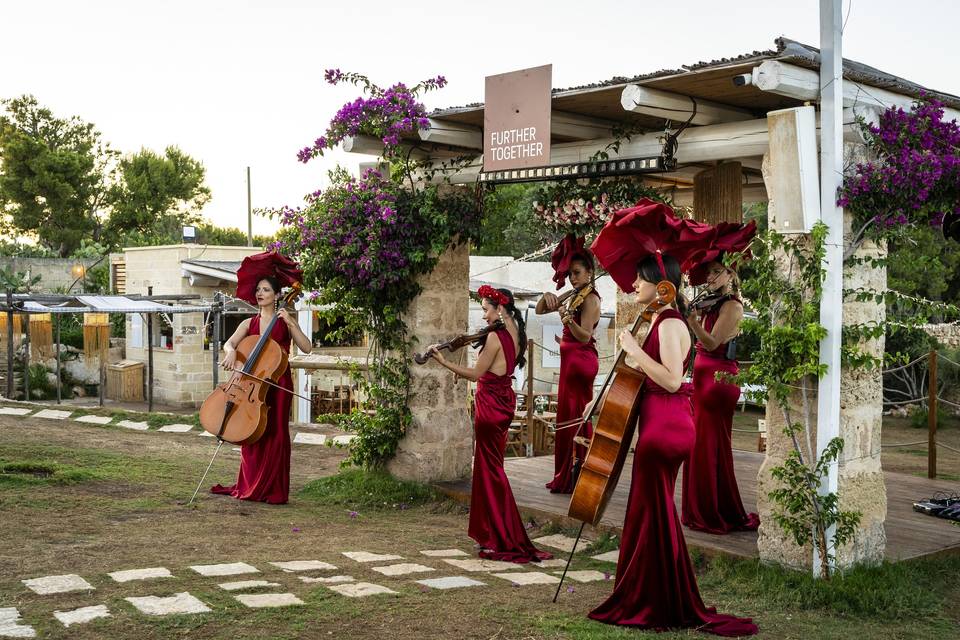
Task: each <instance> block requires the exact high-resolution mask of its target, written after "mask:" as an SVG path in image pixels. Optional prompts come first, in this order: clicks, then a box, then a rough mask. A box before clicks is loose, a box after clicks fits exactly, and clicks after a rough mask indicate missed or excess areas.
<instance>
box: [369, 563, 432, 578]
mask: <svg viewBox="0 0 960 640" xmlns="http://www.w3.org/2000/svg"><path fill="white" fill-rule="evenodd" d="M370 568H371V569H372V570H373V571H376V572H377V573H382V574H383V575H385V576H405V575H407V574H410V573H426V572H427V571H434V568H433V567H427V566H424V565H422V564H416V563H414V562H403V563H400V564H388V565H386V566H385V567H370Z"/></svg>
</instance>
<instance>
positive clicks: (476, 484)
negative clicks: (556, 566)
mask: <svg viewBox="0 0 960 640" xmlns="http://www.w3.org/2000/svg"><path fill="white" fill-rule="evenodd" d="M494 335H496V336H497V337H498V338H499V339H500V344H501V346H502V347H503V356H504V358H506V361H507V373H506V374H505V375H502V376H498V375H496V374H494V373H492V372H490V371H487V372H486V373H484V374H483V375H482V376H481V377H480V379H479V380H478V381H477V393H476V396H475V398H474V415H475V418H474V427H473V428H474V438H475V440H476V443H475V444H474V450H473V484H472V489H471V494H470V525H469V528H468V529H467V532H468V534H469V535H470V537H471V538H473V539H474V540H476V541H477V544H479V545H480V547H481V551H480V557H481V558H487V559H490V560H503V561H506V562H518V563H524V562H539V561H540V560H547V559H549V558H552V557H553V556H552V555H551V554H549V553H547V552H545V551H538V550H537V548H536V547H535V546H533V543H532V542H530V538H529V537H528V536H527V530H526V529H525V528H524V526H523V521H522V520H521V519H520V511H519V510H518V509H517V503H516V501H515V500H514V499H513V491H511V489H510V481H509V480H508V479H507V473H506V471H504V469H503V454H504V452H505V451H506V448H507V430H508V429H509V427H510V422H511V421H512V420H513V415H514V412H515V410H516V406H517V396H516V394H515V393H514V391H513V379H512V377H513V369H514V367H515V366H516V349H515V348H514V346H513V339H512V338H511V337H510V333H509V332H508V331H507V330H506V329H500V330H498V331H497V332H496V333H495V334H494ZM488 339H489V338H488Z"/></svg>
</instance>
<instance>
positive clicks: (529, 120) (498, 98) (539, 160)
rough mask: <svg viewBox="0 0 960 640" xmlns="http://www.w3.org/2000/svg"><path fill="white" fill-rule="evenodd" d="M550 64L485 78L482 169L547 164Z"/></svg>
mask: <svg viewBox="0 0 960 640" xmlns="http://www.w3.org/2000/svg"><path fill="white" fill-rule="evenodd" d="M552 86H553V65H549V64H548V65H544V66H542V67H533V68H532V69H522V70H520V71H512V72H510V73H501V74H499V75H496V76H487V80H486V87H485V90H484V96H483V102H484V105H483V170H484V171H502V170H504V169H522V168H525V167H542V166H544V165H548V164H550V89H551V88H552Z"/></svg>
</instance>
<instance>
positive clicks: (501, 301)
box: [477, 284, 510, 306]
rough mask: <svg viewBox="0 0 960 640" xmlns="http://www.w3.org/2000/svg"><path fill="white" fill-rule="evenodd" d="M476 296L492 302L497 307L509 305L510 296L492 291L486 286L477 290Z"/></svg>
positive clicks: (495, 290) (498, 291)
mask: <svg viewBox="0 0 960 640" xmlns="http://www.w3.org/2000/svg"><path fill="white" fill-rule="evenodd" d="M477 295H479V296H480V297H481V298H486V299H487V300H493V301H494V302H496V303H497V304H498V305H501V306H504V305H508V304H510V296H508V295H507V294H505V293H504V292H503V291H500V290H499V289H494V288H493V287H491V286H490V285H488V284H485V285H482V286H481V287H480V288H479V289H477Z"/></svg>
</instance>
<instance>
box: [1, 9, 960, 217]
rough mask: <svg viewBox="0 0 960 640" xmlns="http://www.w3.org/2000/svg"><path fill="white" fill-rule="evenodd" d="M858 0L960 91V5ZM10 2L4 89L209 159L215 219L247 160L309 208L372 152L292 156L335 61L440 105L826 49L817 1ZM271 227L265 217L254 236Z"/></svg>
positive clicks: (329, 108) (892, 63)
mask: <svg viewBox="0 0 960 640" xmlns="http://www.w3.org/2000/svg"><path fill="white" fill-rule="evenodd" d="M849 2H850V0H846V1H845V2H844V6H843V11H844V15H847V12H848V9H849V17H848V19H847V25H846V29H845V31H844V44H843V46H844V51H843V53H844V56H845V57H847V58H851V59H854V60H858V61H860V62H863V63H866V64H869V65H872V66H874V67H877V68H879V69H882V70H883V71H886V72H889V73H893V74H896V75H899V76H902V77H905V78H907V79H909V80H912V81H914V82H917V83H919V84H921V85H925V86H927V87H929V88H931V89H936V90H940V91H944V92H947V93H952V94H958V95H960V73H958V71H957V68H958V62H960V55H958V54H957V25H958V24H960V2H953V1H950V0H940V1H933V0H914V1H913V2H909V3H905V2H902V1H899V2H898V1H893V0H852V2H853V3H852V6H851V5H850V4H849ZM0 16H2V30H0V33H2V37H0V97H2V98H12V97H16V96H19V95H21V94H23V93H32V94H34V95H35V96H36V97H37V98H38V99H39V101H40V103H41V104H43V105H46V106H48V107H50V108H51V109H53V111H54V113H56V114H57V115H59V116H62V117H65V116H70V115H78V116H80V117H81V118H83V119H84V120H86V121H88V122H93V123H94V124H95V125H96V126H97V128H98V129H99V130H100V131H101V132H102V133H103V135H104V138H105V139H106V140H108V141H109V142H110V143H111V144H112V145H113V147H114V148H116V149H118V150H120V151H122V152H124V153H132V152H135V151H137V150H139V149H140V148H141V147H148V148H151V149H154V150H156V151H162V150H163V148H165V147H166V146H167V145H170V144H175V145H177V146H179V147H180V148H181V149H183V150H184V151H186V152H187V153H189V154H190V155H191V156H193V157H194V158H196V159H198V160H200V161H201V162H202V163H203V164H204V166H205V167H206V169H207V184H208V186H209V187H210V188H211V190H212V191H213V198H212V200H211V202H210V203H209V204H208V205H207V206H206V207H205V209H204V210H203V212H202V213H203V215H204V216H206V217H207V218H208V219H210V220H212V221H213V222H214V223H216V224H218V225H220V226H233V227H238V228H241V229H244V230H245V229H246V210H247V192H246V180H245V175H246V167H247V166H250V167H251V172H252V176H253V180H252V182H253V188H252V193H253V206H254V207H255V208H256V207H267V206H279V205H282V204H290V205H292V206H296V205H299V204H300V203H301V202H302V197H303V195H304V194H306V193H308V192H311V191H314V190H315V189H317V188H318V187H319V186H321V185H322V184H324V179H325V174H326V171H327V169H329V168H330V167H332V166H333V165H334V164H335V162H337V161H339V162H341V163H343V164H344V165H345V166H347V167H348V168H351V169H355V168H356V165H357V163H358V162H359V161H360V160H361V158H360V157H358V156H355V155H352V154H341V153H333V154H329V155H328V158H329V159H328V158H324V159H319V160H314V161H313V162H311V163H310V164H308V165H302V164H300V163H299V162H297V160H296V153H297V151H298V150H299V149H300V148H302V147H304V146H306V145H308V144H309V143H310V142H311V141H313V140H314V139H315V138H317V137H318V136H320V135H321V134H323V132H324V131H325V129H326V125H327V123H328V122H329V120H330V118H331V117H332V116H333V115H334V114H335V113H336V111H337V109H338V108H339V107H340V106H341V105H342V104H343V103H344V102H347V101H348V100H352V99H353V98H354V97H356V96H357V95H358V94H359V90H358V89H356V88H353V87H349V86H347V87H344V86H338V87H332V86H330V85H327V84H325V83H324V82H323V71H324V69H326V68H329V67H337V68H340V69H342V70H344V71H356V72H360V73H365V74H367V75H368V76H370V77H371V79H372V80H373V81H374V82H376V83H378V84H380V85H381V86H384V85H389V84H392V83H394V82H397V81H403V82H406V83H407V84H409V85H412V84H414V83H416V82H417V81H419V80H422V79H425V78H429V77H433V76H436V75H444V76H446V78H447V80H448V81H449V85H448V86H447V87H446V88H445V89H442V90H440V91H437V92H432V93H430V94H427V96H426V100H425V102H426V105H427V108H428V110H429V109H433V108H435V107H446V106H455V105H462V104H466V103H470V102H479V101H481V100H482V99H483V82H484V77H485V76H487V75H492V74H497V73H503V72H506V71H513V70H516V69H523V68H526V67H532V66H538V65H542V64H553V84H554V86H555V87H568V86H574V85H580V84H587V83H590V82H596V81H600V80H606V79H608V78H610V77H612V76H617V75H621V76H633V75H638V74H642V73H648V72H652V71H656V70H659V69H664V68H671V69H675V68H679V67H680V66H681V65H684V64H693V63H696V62H699V61H701V60H713V59H717V58H723V57H731V56H734V55H739V54H742V53H746V52H749V51H753V50H763V49H770V48H773V46H774V45H773V39H774V38H775V37H777V36H786V37H788V38H792V39H794V40H799V41H801V42H804V43H806V44H809V45H812V46H819V27H818V2H816V1H815V0H796V1H793V2H787V1H782V0H767V1H738V2H726V3H719V2H716V1H715V0H710V1H707V0H687V1H685V0H674V1H672V2H669V3H663V2H643V1H638V0H633V1H626V0H619V1H615V0H590V1H588V2H570V1H568V0H553V1H552V2H541V1H536V2H523V1H517V0H512V1H510V2H504V1H502V0H487V1H486V2H482V3H481V2H476V3H464V2H457V3H442V2H436V1H434V2H429V3H426V2H421V3H417V2H406V3H402V2H396V0H391V1H384V0H367V1H360V2H347V3H343V4H341V3H322V2H306V1H298V0H272V1H270V2H266V1H260V2H257V1H252V0H230V1H222V0H190V1H189V2H188V1H183V0H173V1H166V0H165V1H163V2H150V3H147V2H142V1H141V2H137V1H136V0H125V1H108V0H100V1H98V0H90V1H83V2H78V1H77V0H29V1H27V0H17V1H10V0H0ZM273 230H274V224H273V223H272V222H270V221H267V220H263V219H257V218H255V219H254V231H255V233H268V232H272V231H273Z"/></svg>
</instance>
